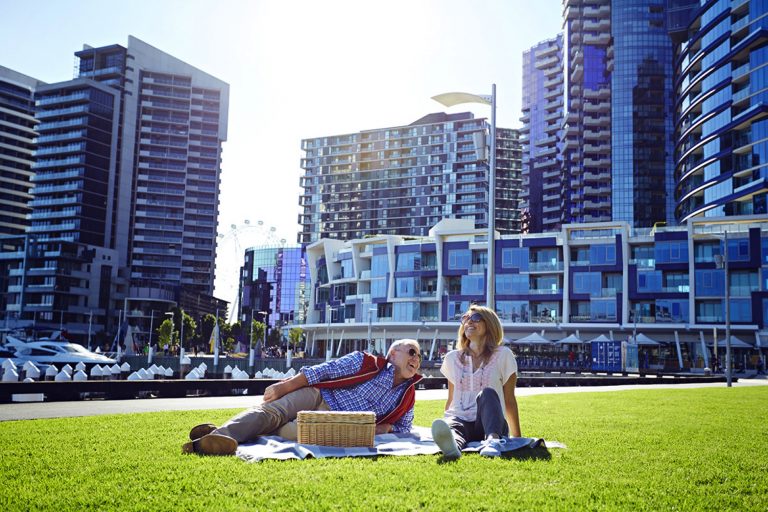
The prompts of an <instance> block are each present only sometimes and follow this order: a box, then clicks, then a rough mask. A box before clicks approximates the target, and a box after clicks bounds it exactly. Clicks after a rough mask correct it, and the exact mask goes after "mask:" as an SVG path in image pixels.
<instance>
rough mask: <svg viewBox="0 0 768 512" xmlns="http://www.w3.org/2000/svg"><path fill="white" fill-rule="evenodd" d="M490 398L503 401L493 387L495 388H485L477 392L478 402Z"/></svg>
mask: <svg viewBox="0 0 768 512" xmlns="http://www.w3.org/2000/svg"><path fill="white" fill-rule="evenodd" d="M488 400H498V401H499V402H501V399H500V398H499V394H498V393H497V392H496V390H495V389H493V388H483V389H482V390H480V392H479V393H478V394H477V401H478V402H486V401H488Z"/></svg>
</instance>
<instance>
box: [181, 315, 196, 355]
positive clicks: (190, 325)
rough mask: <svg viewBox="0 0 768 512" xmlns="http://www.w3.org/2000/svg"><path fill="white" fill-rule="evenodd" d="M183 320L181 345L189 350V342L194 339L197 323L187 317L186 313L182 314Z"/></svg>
mask: <svg viewBox="0 0 768 512" xmlns="http://www.w3.org/2000/svg"><path fill="white" fill-rule="evenodd" d="M183 313H184V315H183V318H184V339H183V340H182V343H183V345H184V347H186V348H189V346H190V344H189V341H190V340H191V339H193V338H194V337H195V331H196V330H197V322H195V319H194V318H192V317H191V316H189V315H188V314H187V313H186V312H183Z"/></svg>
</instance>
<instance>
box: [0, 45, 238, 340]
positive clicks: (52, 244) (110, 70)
mask: <svg viewBox="0 0 768 512" xmlns="http://www.w3.org/2000/svg"><path fill="white" fill-rule="evenodd" d="M75 55H76V57H77V59H78V64H77V72H78V77H77V78H75V79H73V80H71V81H68V82H62V83H57V84H50V85H42V84H37V85H36V86H35V88H34V98H35V108H34V119H33V120H31V121H30V126H31V125H32V124H34V123H37V124H36V128H35V134H36V136H37V139H36V142H37V147H36V150H35V154H34V158H33V164H32V169H33V171H34V173H35V174H34V175H33V176H32V181H33V182H34V188H33V189H32V193H31V194H32V196H33V200H32V201H31V202H29V203H28V204H27V206H28V208H30V209H31V213H30V214H29V222H30V225H29V227H28V228H27V229H26V230H25V234H24V235H19V236H18V238H17V239H16V240H15V241H11V240H7V241H6V245H7V249H8V250H7V251H6V252H5V257H4V258H3V259H4V261H5V262H6V263H5V264H6V265H7V266H8V269H9V275H10V280H9V282H8V285H7V287H5V288H4V290H3V291H5V302H6V304H5V310H6V316H7V317H8V316H10V317H13V318H15V319H21V320H35V321H37V322H38V324H39V323H40V322H43V323H45V322H48V323H50V325H51V326H53V325H55V326H62V327H66V328H67V329H68V330H69V331H70V332H71V333H73V334H74V335H80V336H82V335H84V333H85V332H86V329H87V326H88V325H90V324H92V325H93V326H94V329H95V330H96V331H98V330H100V329H105V330H107V331H110V330H112V329H113V328H114V324H115V322H116V320H117V317H118V315H119V314H120V315H121V316H122V317H123V318H127V319H128V321H129V322H130V323H131V324H132V325H134V327H137V328H138V331H139V332H141V331H142V330H146V329H147V328H148V327H149V324H150V323H151V317H152V315H153V313H159V312H161V311H164V310H166V309H168V308H169V307H170V306H172V305H173V304H174V303H175V304H179V303H180V302H190V301H192V302H193V303H200V304H203V303H204V304H212V303H214V302H215V301H213V302H212V301H211V300H209V299H211V295H212V293H213V280H214V273H215V264H214V262H215V256H216V245H215V244H216V236H215V235H216V223H217V217H218V204H219V199H218V194H219V174H220V163H221V145H222V142H223V141H224V140H226V136H227V112H228V100H229V86H228V85H227V84H226V83H224V82H222V81H221V80H218V79H217V78H215V77H212V76H211V75H208V74H207V73H204V72H202V71H200V70H199V69H197V68H195V67H193V66H191V65H189V64H187V63H185V62H182V61H181V60H178V59H176V58H175V57H172V56H171V55H168V54H166V53H164V52H162V51H160V50H158V49H156V48H153V47H152V46H150V45H148V44H146V43H144V42H142V41H140V40H138V39H136V38H134V37H129V40H128V45H127V47H123V46H120V45H110V46H105V47H101V48H92V47H89V46H85V47H84V49H83V50H82V51H79V52H77V53H76V54H75ZM5 89H7V88H3V90H5ZM18 138H19V139H21V138H20V137H18ZM22 142H24V141H23V140H22ZM20 146H21V147H22V148H23V147H25V146H24V145H23V144H20ZM0 211H2V209H0ZM192 295H197V296H200V297H201V300H194V299H190V297H191V296H192ZM182 299H183V301H182ZM119 310H120V312H119ZM155 310H156V311H155Z"/></svg>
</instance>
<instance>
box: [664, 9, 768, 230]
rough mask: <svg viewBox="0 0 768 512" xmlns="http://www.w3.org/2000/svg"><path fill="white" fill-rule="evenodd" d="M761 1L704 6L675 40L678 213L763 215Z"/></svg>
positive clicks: (767, 135) (765, 78) (767, 170)
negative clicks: (685, 32)
mask: <svg viewBox="0 0 768 512" xmlns="http://www.w3.org/2000/svg"><path fill="white" fill-rule="evenodd" d="M766 7H767V4H766V2H764V1H744V2H731V1H726V0H718V1H710V2H706V3H704V4H703V5H702V6H701V7H700V8H699V9H698V10H696V11H695V12H693V14H692V16H691V20H690V22H689V24H688V30H687V34H686V35H685V36H684V38H678V39H677V41H676V43H675V75H676V76H675V90H674V92H675V98H676V104H675V111H676V115H675V170H674V172H675V182H676V189H675V199H676V206H675V216H676V218H677V220H678V222H681V223H682V222H685V221H687V220H689V219H691V218H693V217H699V216H706V217H721V216H733V215H764V214H765V213H766V193H767V192H768V162H767V158H768V104H766V102H767V101H768V66H766V64H768V58H767V57H768V44H767V43H768V30H767V29H768V17H766V16H765V14H766Z"/></svg>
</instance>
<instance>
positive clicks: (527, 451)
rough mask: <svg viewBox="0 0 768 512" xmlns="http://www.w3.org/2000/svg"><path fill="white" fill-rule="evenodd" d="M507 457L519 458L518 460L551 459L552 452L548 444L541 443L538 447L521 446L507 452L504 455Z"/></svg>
mask: <svg viewBox="0 0 768 512" xmlns="http://www.w3.org/2000/svg"><path fill="white" fill-rule="evenodd" d="M503 456H504V458H505V459H517V460H550V459H551V458H552V454H551V453H549V450H548V449H547V447H546V446H544V445H541V446H538V447H536V448H521V449H519V450H515V451H512V452H507V453H505V454H504V455H503Z"/></svg>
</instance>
